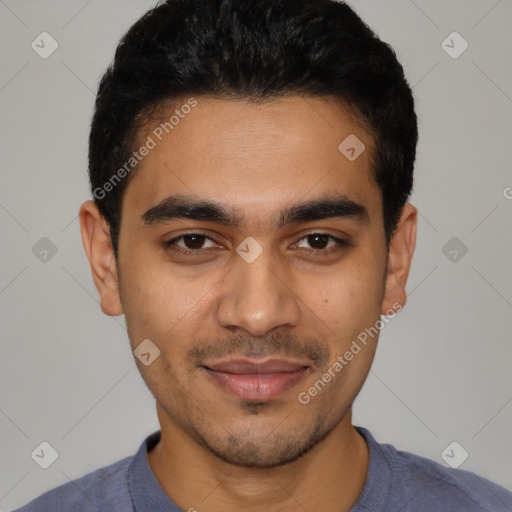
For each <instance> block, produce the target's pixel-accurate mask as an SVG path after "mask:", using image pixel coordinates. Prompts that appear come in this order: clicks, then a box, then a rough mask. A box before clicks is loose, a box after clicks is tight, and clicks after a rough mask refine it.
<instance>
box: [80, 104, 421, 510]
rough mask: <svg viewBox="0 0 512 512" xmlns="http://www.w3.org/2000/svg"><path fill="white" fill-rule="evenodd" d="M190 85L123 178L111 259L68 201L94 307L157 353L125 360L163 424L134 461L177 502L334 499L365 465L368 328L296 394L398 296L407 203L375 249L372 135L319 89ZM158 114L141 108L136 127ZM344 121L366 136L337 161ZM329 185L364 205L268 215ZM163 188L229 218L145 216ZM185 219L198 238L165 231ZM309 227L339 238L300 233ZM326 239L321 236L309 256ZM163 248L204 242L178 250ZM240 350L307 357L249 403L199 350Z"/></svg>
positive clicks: (337, 501)
mask: <svg viewBox="0 0 512 512" xmlns="http://www.w3.org/2000/svg"><path fill="white" fill-rule="evenodd" d="M196 99H197V102H198V103H197V106H196V107H195V108H194V109H193V110H192V111H191V112H190V113H189V114H188V115H187V116H185V117H184V118H183V119H181V120H180V122H179V124H178V125H177V126H175V127H174V129H173V130H172V131H171V132H170V133H169V134H168V135H167V136H166V137H164V138H163V140H162V141H161V142H158V144H157V145H156V147H155V148H154V149H152V150H151V151H150V152H149V154H148V155H147V156H146V157H145V158H144V159H143V160H142V162H141V163H140V164H139V165H138V167H137V169H136V171H134V172H135V174H133V176H131V180H130V182H129V184H128V186H127V189H126V190H125V193H124V196H123V204H122V224H121V230H120V238H119V259H118V261H117V262H116V261H115V259H114V257H113V252H112V246H111V243H110V238H109V230H108V225H107V223H106V222H105V220H104V219H103V218H102V216H101V215H100V214H99V212H98V210H97V207H96V206H95V205H94V203H93V202H92V201H87V202H85V203H84V204H83V205H82V207H81V209H80V225H81V231H82V240H83V243H84V247H85V251H86V253H87V257H88V259H89V262H90V265H91V271H92V275H93V279H94V282H95V284H96V287H97V289H98V291H99V294H100V299H101V308H102V311H103V312H104V313H105V314H107V315H120V314H123V313H124V314H125V317H126V323H127V328H128V334H129V338H130V344H131V348H132V350H134V349H135V348H136V347H137V346H138V345H139V344H140V343H141V342H142V341H143V340H145V339H150V340H152V342H153V343H154V344H155V345H156V346H157V347H158V348H159V349H160V351H161V353H160V356H159V357H158V358H157V359H156V360H155V361H154V362H153V363H152V364H151V365H149V366H145V365H143V364H142V363H141V362H140V361H139V360H138V359H136V363H137V365H138V368H139V370H140V372H141V375H142V377H143V379H144V380H145V382H146V384H147V385H148V387H149V388H150V390H151V391H152V393H153V395H154V396H155V399H156V402H157V413H158V418H159V422H160V425H161V430H162V439H161V442H160V443H159V444H158V445H157V446H156V447H155V448H154V449H153V450H152V451H151V452H150V453H149V455H148V457H149V462H150V465H151V468H152V470H153V472H154V473H155V476H156V477H157V479H158V481H159V482H160V484H161V486H162V487H163V489H164V490H165V492H166V493H167V494H168V495H169V496H170V497H171V498H172V499H173V501H174V502H175V503H176V504H178V506H180V507H181V508H183V509H184V510H190V509H192V510H194V509H197V510H198V511H199V512H209V511H218V510H223V511H226V512H230V511H235V510H250V511H263V510H265V511H268V510H272V511H295V510H301V507H303V508H304V509H306V510H323V511H344V510H349V509H350V507H351V506H353V504H354V503H355V502H356V501H357V498H358V496H359V494H360V493H361V491H362V489H363V487H364V484H365V482H366V474H367V469H368V450H367V447H366V443H365V442H364V440H363V439H362V437H361V436H360V435H359V434H358V433H357V432H356V430H355V429H354V428H353V426H352V424H351V405H352V403H353V401H354V399H355V397H356V395H357V394H358V392H359V391H360V389H361V387H362V385H363V383H364V381H365V379H366V377H367V374H368V372H369V369H370V366H371V363H372V361H373V356H374V352H375V348H376V343H377V339H378V336H374V337H373V338H371V337H370V338H369V340H368V343H367V344H366V345H365V346H364V347H362V350H361V351H360V352H359V353H357V355H355V356H354V357H353V359H352V360H351V361H349V362H348V364H347V365H346V366H344V367H343V369H342V370H341V371H338V372H334V374H335V377H333V378H331V379H330V381H329V382H328V383H327V384H326V385H325V387H323V388H322V389H321V391H320V392H318V394H317V395H316V396H314V397H312V398H311V400H310V402H309V403H308V404H303V403H301V402H300V401H299V400H298V394H299V393H300V392H303V391H307V390H308V389H309V388H310V387H311V386H312V385H313V384H314V383H315V382H316V381H318V379H319V378H321V377H322V375H325V373H326V372H327V371H328V370H329V368H331V373H333V370H332V367H333V365H334V363H335V361H336V360H337V358H338V357H339V356H343V354H345V352H346V351H347V350H349V348H350V346H351V343H352V341H353V340H356V339H357V336H358V335H359V334H360V333H361V332H362V331H364V329H365V328H369V327H371V326H374V325H375V323H376V322H377V321H378V320H379V318H380V314H385V313H386V312H387V313H389V311H390V309H392V308H393V307H394V308H395V309H396V308H397V305H399V307H400V306H403V305H404V304H405V300H406V296H405V285H406V281H407V276H408V272H409V267H410V263H411V259H412V255H413V252H414V246H415V239H416V219H417V214H416V209H415V208H414V207H413V206H412V205H410V204H406V206H405V207H404V209H403V211H402V216H401V219H400V223H399V225H398V227H397V229H396V231H395V233H394V235H393V237H392V239H391V241H390V244H389V252H388V247H387V246H386V243H385V236H384V225H383V215H382V198H381V192H380V189H379V187H378V185H377V184H376V182H375V181H374V179H373V177H372V175H371V171H370V169H371V167H370V166H371V161H370V156H371V152H372V150H373V140H372V137H371V136H370V135H369V134H368V133H366V131H365V130H364V129H363V127H362V125H361V123H359V122H358V119H357V118H355V117H354V116H353V115H351V114H350V113H349V111H348V110H347V109H345V108H344V107H343V106H342V105H341V104H339V103H338V102H335V101H334V100H333V99H330V98H303V97H299V96H294V97H289V98H286V99H279V100H274V101H272V102H269V103H265V104H263V105H255V104H250V103H248V102H246V101H243V100H222V99H212V98H206V97H198V98H196ZM185 102H186V99H184V100H183V103H185ZM155 123H156V124H155ZM157 125H158V122H153V123H151V122H150V123H148V125H147V126H146V127H145V129H144V130H142V131H141V133H140V135H141V137H140V140H141V141H144V140H145V137H147V135H148V134H151V131H152V130H153V129H154V127H155V126H157ZM350 134H356V135H357V137H358V138H359V139H360V140H361V141H363V142H364V144H365V146H366V150H365V151H364V152H363V153H362V154H361V155H360V156H359V157H358V158H357V159H356V160H354V161H349V159H347V158H346V157H345V156H344V155H343V154H342V153H341V152H340V151H339V150H338V146H339V144H340V143H341V142H342V141H343V140H344V139H345V138H346V137H347V136H348V135H350ZM334 193H337V194H343V195H344V196H346V197H347V198H349V199H350V200H352V201H354V202H357V203H359V204H361V205H363V206H364V207H365V208H366V211H367V214H368V215H367V218H366V219H363V220H362V221H361V220H359V221H358V220H357V219H354V218H348V217H340V218H338V217H337V218H328V219H321V220H314V221H307V222H297V223H291V224H288V225H285V226H282V227H279V228H277V227H276V226H275V220H276V219H278V218H279V214H280V212H281V210H282V209H283V208H285V207H287V206H291V205H293V204H295V203H299V202H304V201H307V200H311V199H316V198H321V197H325V196H328V195H330V194H334ZM176 194H180V195H186V196H188V197H190V198H191V199H195V200H198V199H208V200H212V201H216V202H220V203H223V204H224V205H225V207H226V208H228V209H229V210H233V211H234V212H235V213H236V214H238V215H239V216H240V218H241V223H240V224H239V226H238V227H231V226H225V225H221V224H219V223H216V222H212V221H205V220H200V221H198V220H191V219H173V220H169V221H166V222H159V223H156V224H154V225H150V226H147V225H145V224H144V222H143V221H142V220H141V216H142V215H143V214H144V213H145V212H146V211H147V210H149V209H150V208H152V207H154V206H156V205H157V204H158V203H159V202H160V201H162V200H163V199H165V198H166V197H168V196H170V195H176ZM190 232H199V233H201V234H203V235H205V236H206V237H208V238H205V239H199V240H197V239H196V240H195V241H193V243H191V242H190V239H188V240H189V243H188V245H187V243H186V240H185V239H183V238H182V239H179V240H178V241H176V242H175V243H174V245H173V246H170V247H166V246H165V245H164V243H165V242H168V241H171V240H173V239H176V238H177V237H180V236H183V235H186V234H189V233H190ZM312 232H317V233H322V234H326V235H331V236H334V237H337V238H340V239H343V240H345V241H347V242H348V245H347V246H337V244H336V242H334V241H333V240H330V239H323V238H320V239H319V240H318V239H314V238H313V239H312V238H311V237H309V238H308V236H307V235H310V234H311V233H312ZM247 237H252V238H253V239H254V240H256V241H257V243H258V244H259V245H260V246H261V248H262V253H261V254H260V256H259V257H258V258H257V259H256V260H255V261H253V262H252V263H248V262H246V261H245V260H244V259H243V258H242V257H241V256H240V255H239V253H237V252H236V248H237V247H238V246H240V244H241V243H242V242H243V241H244V240H245V239H246V238H247ZM333 246H335V247H338V250H337V251H336V252H332V253H330V254H327V255H325V254H321V252H322V250H323V251H324V252H325V251H326V250H327V249H329V248H330V247H333ZM172 247H177V248H181V249H183V250H187V249H188V250H189V251H194V250H195V251H196V252H197V251H198V250H202V251H204V252H203V253H202V254H200V255H199V256H198V255H196V256H192V255H190V254H189V255H179V254H177V253H176V252H175V251H173V249H172ZM315 248H316V249H317V251H316V252H315V251H314V249H315ZM244 354H245V355H246V356H249V357H252V358H262V357H263V358H267V359H268V358H269V357H280V358H286V359H293V360H294V361H300V362H301V363H303V364H304V365H305V366H307V367H308V368H307V370H306V372H305V373H304V375H303V376H302V378H301V379H300V381H299V382H298V383H297V384H296V385H295V386H294V387H292V388H290V389H287V390H285V391H284V392H282V393H281V394H279V395H278V396H276V397H274V398H271V399H269V400H267V401H263V402H258V403H257V404H255V403H253V402H250V401H246V400H242V399H240V398H239V397H238V396H234V395H233V394H232V393H229V392H227V391H226V390H225V389H224V388H222V387H221V386H220V385H219V384H218V383H217V382H215V381H214V380H213V379H211V378H210V376H209V375H208V374H207V372H206V371H205V370H204V368H202V366H201V365H202V364H204V365H206V364H207V363H209V362H211V361H212V360H215V359H219V358H220V359H226V358H228V357H233V356H242V355H244Z"/></svg>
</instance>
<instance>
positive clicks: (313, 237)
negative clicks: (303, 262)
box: [297, 233, 346, 251]
mask: <svg viewBox="0 0 512 512" xmlns="http://www.w3.org/2000/svg"><path fill="white" fill-rule="evenodd" d="M304 242H306V243H307V244H309V246H310V247H309V248H312V249H313V250H314V251H325V250H326V249H331V248H332V247H336V246H343V245H346V242H345V241H344V240H340V239H339V238H336V237H334V236H332V235H328V234H326V233H310V234H309V235H306V236H305V237H303V238H301V239H300V242H299V244H297V245H298V246H299V247H304V245H301V244H303V243H304ZM329 242H331V243H330V245H329ZM306 249H308V247H306Z"/></svg>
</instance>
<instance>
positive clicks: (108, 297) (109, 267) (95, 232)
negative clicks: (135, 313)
mask: <svg viewBox="0 0 512 512" xmlns="http://www.w3.org/2000/svg"><path fill="white" fill-rule="evenodd" d="M79 217H80V231H81V233H82V242H83V244H84V249H85V252H86V254H87V259H88V260H89V264H90V266H91V272H92V278H93V280H94V284H95V285H96V288H97V290H98V292H99V294H100V305H101V310H102V311H103V313H105V314H106V315H109V316H117V315H121V314H122V313H123V308H122V305H121V298H120V296H119V282H118V275H117V266H116V261H115V257H114V250H113V249H112V243H111V239H110V228H109V226H108V223H107V221H106V220H105V218H104V217H103V216H102V215H101V213H100V211H99V210H98V207H97V206H96V204H95V203H94V201H86V202H85V203H84V204H82V206H81V207H80V213H79Z"/></svg>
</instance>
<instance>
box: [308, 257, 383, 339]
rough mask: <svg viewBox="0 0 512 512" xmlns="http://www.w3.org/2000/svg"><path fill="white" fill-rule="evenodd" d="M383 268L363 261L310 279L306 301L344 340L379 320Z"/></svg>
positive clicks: (374, 263)
mask: <svg viewBox="0 0 512 512" xmlns="http://www.w3.org/2000/svg"><path fill="white" fill-rule="evenodd" d="M381 266H382V265H377V264H376V262H375V261H363V262H361V264H360V265H350V266H349V265H348V264H347V265H346V266H345V267H343V265H342V266H340V267H339V269H338V270H337V271H333V272H332V273H331V274H329V275H326V276H323V277H322V278H319V277H318V276H315V279H309V280H308V283H309V284H308V285H306V286H305V288H304V290H308V291H307V293H306V291H305V292H304V293H305V297H309V299H307V300H306V301H305V303H306V304H308V305H310V307H311V309H312V310H313V311H314V313H315V314H317V315H318V316H319V317H320V318H321V319H322V320H323V321H324V322H325V323H326V324H327V326H329V327H330V328H331V329H332V331H334V332H335V333H336V334H337V335H339V336H341V337H343V338H345V337H347V336H350V335H353V334H354V331H357V330H358V329H361V328H364V327H365V326H367V325H368V324H369V323H374V322H375V321H376V320H377V319H378V318H379V317H380V309H381V302H382V294H383V291H384V280H383V270H382V268H380V267H381Z"/></svg>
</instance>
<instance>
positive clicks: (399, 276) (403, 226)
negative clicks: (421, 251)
mask: <svg viewBox="0 0 512 512" xmlns="http://www.w3.org/2000/svg"><path fill="white" fill-rule="evenodd" d="M417 220H418V212H417V210H416V208H415V207H414V206H413V205H412V204H410V203H407V204H405V206H404V207H403V208H402V214H401V216H400V220H399V222H398V225H397V227H396V229H395V232H394V233H393V236H392V237H391V240H390V242H389V254H388V274H387V278H386V289H385V293H384V301H383V303H382V311H381V314H383V315H385V314H386V312H387V313H388V314H389V311H390V310H395V311H397V310H399V309H401V308H402V307H403V306H405V302H406V299H407V296H406V293H405V285H406V284H407V276H408V275H409V269H410V267H411V261H412V256H413V253H414V248H415V246H416V225H417ZM398 305H399V306H400V307H398Z"/></svg>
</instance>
